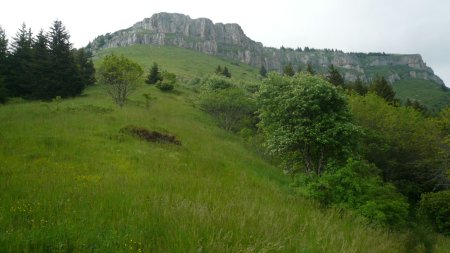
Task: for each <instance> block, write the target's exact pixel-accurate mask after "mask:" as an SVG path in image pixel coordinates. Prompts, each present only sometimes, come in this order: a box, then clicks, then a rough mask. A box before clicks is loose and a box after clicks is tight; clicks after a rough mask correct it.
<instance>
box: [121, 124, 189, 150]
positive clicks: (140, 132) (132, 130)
mask: <svg viewBox="0 0 450 253" xmlns="http://www.w3.org/2000/svg"><path fill="white" fill-rule="evenodd" d="M120 132H121V133H124V134H129V135H131V136H133V137H135V138H138V139H140V140H144V141H147V142H161V143H170V144H175V145H178V146H181V141H180V140H177V138H176V137H175V136H173V135H169V134H163V133H160V132H157V131H150V130H148V129H145V128H143V127H137V126H126V127H123V128H122V129H120Z"/></svg>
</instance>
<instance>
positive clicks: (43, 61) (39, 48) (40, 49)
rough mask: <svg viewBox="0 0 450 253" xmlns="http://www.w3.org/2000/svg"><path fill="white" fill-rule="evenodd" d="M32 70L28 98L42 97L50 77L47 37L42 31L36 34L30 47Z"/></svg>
mask: <svg viewBox="0 0 450 253" xmlns="http://www.w3.org/2000/svg"><path fill="white" fill-rule="evenodd" d="M32 57H33V61H32V66H31V67H32V71H33V76H34V79H33V84H32V87H31V93H30V97H29V98H36V99H39V98H43V97H46V95H45V93H46V92H47V90H48V85H49V83H50V79H49V77H48V73H49V72H50V68H51V66H50V51H49V49H48V39H47V36H46V35H45V34H44V31H42V30H41V31H40V32H39V33H38V35H37V36H36V41H35V42H34V43H33V48H32Z"/></svg>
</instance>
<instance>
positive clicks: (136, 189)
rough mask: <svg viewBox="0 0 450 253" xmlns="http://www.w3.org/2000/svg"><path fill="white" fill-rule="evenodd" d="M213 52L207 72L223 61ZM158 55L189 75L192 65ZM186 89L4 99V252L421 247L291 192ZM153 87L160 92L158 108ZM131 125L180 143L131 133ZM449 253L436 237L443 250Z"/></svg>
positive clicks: (0, 116) (0, 178)
mask: <svg viewBox="0 0 450 253" xmlns="http://www.w3.org/2000/svg"><path fill="white" fill-rule="evenodd" d="M121 50H130V51H132V50H133V48H132V49H121ZM165 50H168V51H170V52H171V50H172V49H162V52H160V53H161V55H164V54H165ZM120 52H121V51H120V50H118V53H120ZM127 52H128V51H127ZM151 52H152V53H149V55H153V54H158V50H156V49H151ZM124 53H125V52H124ZM172 53H173V52H172ZM184 53H185V54H190V53H193V52H187V50H186V52H184ZM130 56H131V57H132V58H135V60H137V61H138V62H141V63H143V62H144V61H145V59H146V58H147V56H145V57H144V56H142V55H139V56H136V57H134V56H133V55H132V54H130ZM196 57H198V58H199V61H200V58H201V57H204V56H201V55H200V54H199V55H198V56H196ZM205 57H208V56H205ZM149 58H151V57H149ZM205 59H211V61H212V62H213V63H212V66H208V67H205V66H197V68H198V69H200V68H201V69H205V70H204V71H205V72H209V71H211V72H212V71H213V70H214V67H215V66H216V65H218V64H217V63H219V64H220V62H221V60H217V58H205ZM153 60H154V59H150V60H149V62H145V66H150V65H151V63H152V62H153ZM156 60H157V61H158V63H160V64H161V65H162V67H163V68H167V69H168V70H169V71H172V72H175V73H176V74H178V75H181V76H183V75H185V74H186V73H187V72H190V71H189V69H188V70H183V68H184V67H183V66H184V64H185V63H183V62H182V61H181V60H180V62H177V61H173V65H171V62H172V61H167V62H163V61H162V60H159V58H156ZM215 61H216V62H215ZM194 62H195V61H194ZM205 64H206V63H205ZM143 65H144V63H143ZM222 65H224V64H223V63H222ZM191 66H193V65H191ZM228 66H230V70H231V72H232V74H235V73H253V72H251V71H250V70H251V69H249V68H247V67H244V68H242V69H240V70H239V71H241V72H239V71H238V70H237V69H238V68H240V67H239V66H231V65H228ZM187 67H189V65H188V66H187ZM187 67H186V68H187ZM193 68H194V71H197V70H196V69H195V68H196V67H193ZM235 68H236V69H235ZM184 71H187V72H184ZM198 71H200V70H198ZM239 75H240V74H237V75H235V76H239ZM242 75H244V74H242ZM245 75H249V74H245ZM245 75H244V76H245ZM185 76H186V77H189V75H187V74H186V75H185ZM185 86H187V85H183V84H181V85H180V86H178V87H176V92H172V93H162V92H160V91H159V90H157V89H156V88H155V87H152V86H147V85H144V84H142V85H141V86H139V87H138V89H137V90H136V91H135V92H134V93H133V95H132V96H131V97H130V100H129V101H128V103H127V104H126V105H125V106H124V107H123V108H119V107H117V106H115V105H114V104H113V103H112V100H111V99H110V98H109V97H108V96H107V94H106V92H105V91H104V90H103V89H102V88H101V87H98V86H94V87H89V88H88V89H87V90H86V91H85V94H84V95H83V96H81V97H78V98H74V99H67V100H62V101H58V100H56V101H53V102H25V101H12V102H10V103H8V104H6V105H0V252H411V251H410V249H411V247H409V248H408V247H407V244H408V243H411V242H414V237H413V236H411V235H409V234H408V233H406V232H399V231H388V230H387V229H384V228H376V227H373V226H371V225H369V224H367V223H365V222H364V221H363V220H359V219H358V218H355V217H352V216H350V215H348V214H343V213H341V212H339V211H335V210H321V209H319V208H318V207H317V206H316V205H315V204H314V203H312V202H310V201H308V200H305V199H303V198H301V197H299V196H297V195H295V194H292V193H291V192H290V191H289V187H288V185H289V183H290V181H289V178H288V177H287V176H285V175H283V174H282V172H281V171H279V170H278V169H277V168H275V167H273V166H272V165H270V164H268V163H267V162H266V161H265V160H264V159H262V158H261V157H259V156H258V155H257V154H256V152H254V151H253V150H252V147H251V146H250V145H248V144H245V141H244V140H242V139H241V138H239V137H237V136H235V135H233V134H230V133H227V132H225V131H224V130H222V129H220V128H218V127H216V125H215V122H214V121H213V120H212V118H211V117H209V116H208V115H207V114H205V113H204V112H202V111H201V110H199V109H198V107H197V106H196V103H195V101H196V99H197V96H198V95H197V94H196V93H195V92H193V91H192V90H190V89H188V88H185ZM148 93H149V94H151V95H152V96H154V97H156V99H155V100H154V101H152V102H151V103H150V104H149V105H148V106H147V105H146V103H145V100H144V96H143V94H148ZM128 125H134V126H139V127H143V128H147V129H149V130H156V131H159V132H163V133H168V134H172V135H175V136H176V137H177V139H179V140H180V141H181V146H176V145H173V144H162V143H149V142H144V141H141V140H138V139H136V138H133V137H131V136H128V135H126V134H123V133H121V132H120V129H122V128H123V127H125V126H128ZM416 246H417V247H416V249H417V252H424V251H423V247H422V246H421V245H416ZM449 248H450V240H449V239H448V238H445V237H439V236H437V237H436V247H435V252H448V249H449Z"/></svg>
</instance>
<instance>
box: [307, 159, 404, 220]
mask: <svg viewBox="0 0 450 253" xmlns="http://www.w3.org/2000/svg"><path fill="white" fill-rule="evenodd" d="M379 173H380V171H379V170H378V169H377V168H376V167H375V166H374V165H373V164H369V163H367V162H365V161H359V160H354V159H349V160H348V161H347V163H346V164H345V165H344V166H342V167H337V168H333V166H331V168H329V169H328V171H327V172H325V173H324V174H323V175H322V176H321V177H314V178H312V179H309V180H307V181H306V182H305V183H306V185H307V194H308V195H309V196H311V197H312V198H314V199H316V200H318V201H319V202H320V203H322V204H324V205H334V206H337V207H343V208H348V209H353V210H356V212H357V213H359V214H361V215H362V216H364V217H366V218H368V219H369V220H370V221H372V222H375V223H379V224H388V225H401V224H404V223H405V221H406V218H407V215H408V207H409V205H408V203H407V201H406V198H405V197H403V196H402V195H401V194H400V193H398V192H397V190H396V189H395V187H394V186H393V185H391V184H387V183H383V181H382V179H381V177H380V176H379Z"/></svg>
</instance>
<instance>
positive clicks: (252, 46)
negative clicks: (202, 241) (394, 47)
mask: <svg viewBox="0 0 450 253" xmlns="http://www.w3.org/2000/svg"><path fill="white" fill-rule="evenodd" d="M135 44H153V45H172V46H177V47H182V48H188V49H193V50H196V51H199V52H202V53H206V54H210V55H216V56H221V57H227V58H230V59H233V60H234V61H238V62H242V63H246V64H250V65H253V66H256V67H260V66H262V65H264V66H265V67H266V69H268V70H281V69H282V68H283V66H284V65H286V64H288V63H291V64H292V65H293V66H294V68H298V67H300V68H302V69H305V68H306V65H307V64H312V65H313V67H314V68H315V69H316V70H317V71H319V72H326V70H327V68H328V66H329V65H331V64H333V65H334V66H335V67H337V68H338V69H339V71H341V73H342V74H343V75H344V77H345V79H346V80H349V81H354V80H356V78H357V77H358V76H359V77H360V78H361V79H362V80H371V79H372V78H373V76H374V75H375V74H376V73H380V74H381V75H384V76H385V77H386V78H387V79H388V80H389V81H391V82H394V81H397V80H400V79H405V78H418V79H425V80H432V81H434V82H436V83H438V84H443V81H442V80H441V79H440V78H439V77H438V76H436V75H434V73H433V70H432V69H431V68H429V67H428V66H427V65H426V64H425V63H424V62H423V60H422V57H421V56H420V55H418V54H412V55H392V54H389V55H386V54H352V53H343V52H340V51H324V50H314V51H308V52H299V51H296V50H292V49H285V50H280V49H275V48H267V47H264V46H263V45H262V44H261V43H259V42H255V41H253V40H251V39H250V38H248V37H247V36H246V35H245V34H244V31H243V30H242V28H241V27H240V26H239V25H238V24H222V23H217V24H214V23H213V22H212V21H211V20H209V19H206V18H199V19H191V18H190V17H189V16H187V15H183V14H173V13H158V14H154V15H153V16H152V17H151V18H146V19H144V20H143V21H141V22H138V23H136V24H135V25H133V26H132V27H130V28H128V29H125V30H121V31H117V32H115V33H113V34H106V35H103V36H99V37H97V38H96V39H95V40H94V41H93V42H92V44H91V46H90V49H91V50H92V51H97V50H101V49H103V48H112V47H124V46H129V45H135Z"/></svg>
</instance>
